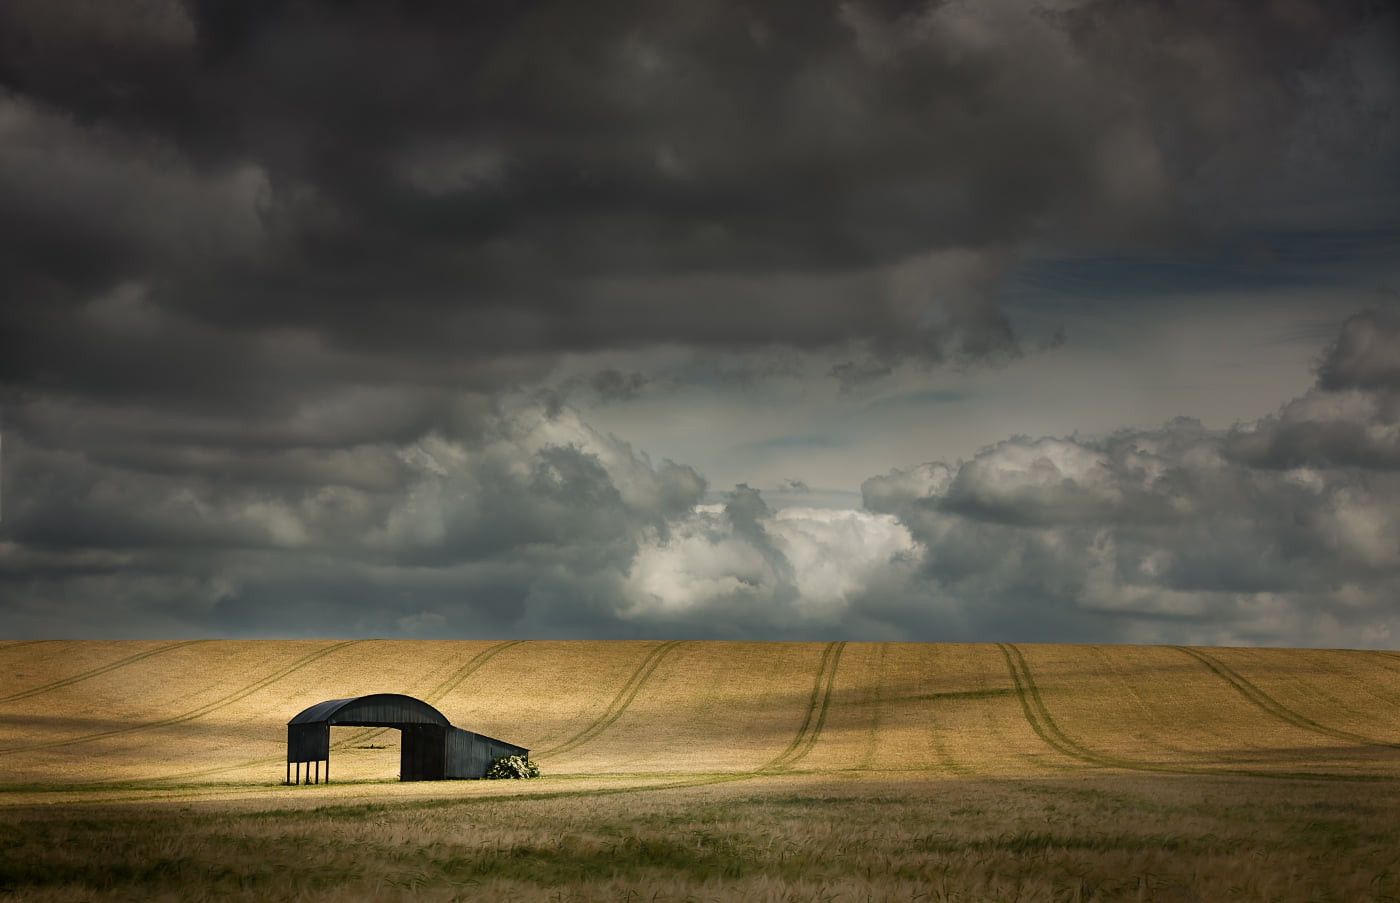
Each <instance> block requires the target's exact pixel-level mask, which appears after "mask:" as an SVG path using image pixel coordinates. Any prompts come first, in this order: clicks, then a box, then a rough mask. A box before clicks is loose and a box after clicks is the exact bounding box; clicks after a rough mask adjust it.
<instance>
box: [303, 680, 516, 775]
mask: <svg viewBox="0 0 1400 903" xmlns="http://www.w3.org/2000/svg"><path fill="white" fill-rule="evenodd" d="M332 725H336V726H342V727H390V728H395V729H397V730H398V731H399V732H400V734H401V735H402V737H403V742H402V743H401V744H400V753H399V780H401V781H441V780H447V779H453V778H483V777H485V776H486V770H487V769H488V768H490V767H491V762H492V761H493V760H494V759H495V758H496V757H497V756H521V757H524V758H526V759H529V756H530V751H529V750H528V749H525V748H524V747H522V746H516V745H515V744H513V743H506V742H505V741H503V740H496V739H494V738H492V737H485V736H482V735H481V734H476V733H472V732H471V731H464V730H462V729H461V728H458V727H453V726H452V724H451V722H449V721H448V720H447V718H446V716H444V715H443V714H442V713H441V712H439V711H438V710H437V709H435V708H433V707H432V706H430V705H428V704H427V703H426V702H423V701H422V700H420V699H414V698H413V697H412V696H403V695H401V694H399V693H375V694H373V695H370V696H357V697H353V698H350V699H328V700H326V701H325V702H318V703H316V704H315V705H313V706H311V707H310V708H307V709H305V710H304V711H302V712H300V713H299V714H298V715H297V716H296V717H295V718H293V719H292V720H291V721H288V722H287V783H288V784H292V783H298V784H299V783H302V782H303V781H305V782H306V783H312V782H313V766H314V782H315V783H320V782H321V781H322V780H323V779H324V780H326V781H329V780H330V768H331V763H330V755H331V726H332ZM323 762H324V763H325V768H324V770H323V769H322V767H321V763H323ZM294 764H295V765H296V777H295V780H294V779H293V775H292V766H293V765H294ZM302 765H305V766H306V770H305V775H303V774H302Z"/></svg>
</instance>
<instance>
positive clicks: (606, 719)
mask: <svg viewBox="0 0 1400 903" xmlns="http://www.w3.org/2000/svg"><path fill="white" fill-rule="evenodd" d="M681 643H682V641H681V640H670V641H668V642H665V643H662V644H661V645H659V646H657V647H656V648H654V649H652V650H651V651H650V652H648V653H647V656H646V658H644V659H642V663H641V664H640V665H638V666H637V669H636V670H635V671H633V672H632V674H631V676H630V677H628V678H627V682H626V683H624V684H623V685H622V689H620V690H618V691H617V695H616V696H614V697H613V699H612V702H609V703H608V707H607V708H606V709H604V710H603V714H601V715H599V716H598V718H597V719H596V720H594V722H593V723H592V724H590V725H588V726H587V727H585V728H584V729H583V730H581V731H579V732H578V733H577V734H574V735H573V736H572V737H570V738H569V739H567V740H565V741H564V742H563V743H560V744H558V745H556V746H551V747H550V748H549V749H546V750H543V751H542V752H539V753H537V754H536V755H535V757H534V758H536V759H543V758H545V757H546V756H555V755H558V754H559V753H563V752H569V751H570V750H573V749H577V748H578V747H580V746H582V745H583V744H585V743H587V742H588V741H589V740H592V739H593V738H595V737H597V736H598V735H599V734H601V733H602V732H603V731H605V730H607V729H608V728H609V727H611V726H612V725H613V723H614V722H615V721H617V719H619V718H621V717H622V713H623V712H625V711H627V707H628V706H630V705H631V704H632V700H634V699H636V698H637V693H638V692H639V691H640V690H641V689H642V685H643V684H645V683H646V682H647V681H648V680H649V679H651V676H652V674H654V673H655V672H656V669H657V668H658V667H660V665H661V660H662V659H663V658H665V657H666V656H667V655H668V654H670V652H671V651H672V650H674V649H676V648H677V647H678V646H680V645H681Z"/></svg>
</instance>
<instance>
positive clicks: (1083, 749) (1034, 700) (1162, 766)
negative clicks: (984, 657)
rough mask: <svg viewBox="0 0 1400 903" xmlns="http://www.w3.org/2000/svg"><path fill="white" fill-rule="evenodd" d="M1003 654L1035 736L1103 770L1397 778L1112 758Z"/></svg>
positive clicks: (1010, 646)
mask: <svg viewBox="0 0 1400 903" xmlns="http://www.w3.org/2000/svg"><path fill="white" fill-rule="evenodd" d="M997 647H998V648H1000V649H1001V654H1002V655H1003V656H1004V657H1005V658H1006V667H1007V668H1008V669H1009V670H1010V671H1011V679H1012V681H1013V682H1014V683H1015V685H1016V695H1017V696H1018V697H1020V699H1021V711H1022V712H1023V713H1024V714H1025V716H1026V721H1027V722H1028V723H1029V724H1030V726H1031V729H1032V730H1033V731H1035V733H1036V735H1037V736H1039V737H1040V739H1041V740H1044V741H1045V743H1046V744H1047V745H1049V746H1050V747H1052V748H1053V749H1055V750H1057V751H1058V752H1060V753H1063V754H1064V755H1066V756H1069V757H1071V758H1074V759H1078V760H1080V761H1081V762H1086V763H1088V764H1090V765H1098V766H1100V767H1104V768H1122V769H1125V770H1130V771H1153V772H1167V773H1173V774H1218V775H1228V776H1232V777H1251V778H1282V779H1288V780H1307V781H1394V780H1396V778H1395V777H1394V776H1391V775H1383V774H1345V773H1341V774H1339V773H1329V772H1311V771H1264V770H1261V769H1249V768H1220V767H1211V766H1202V765H1181V764H1174V763H1170V762H1141V761H1136V760H1133V759H1123V758H1119V757H1118V756H1111V755H1108V754H1106V753H1101V752H1099V751H1097V750H1094V749H1090V748H1089V747H1087V746H1085V745H1083V744H1082V743H1079V742H1078V741H1076V740H1073V739H1071V738H1070V737H1069V736H1068V735H1066V734H1065V732H1064V731H1062V730H1061V729H1060V726H1059V725H1057V724H1056V723H1055V719H1054V718H1052V717H1051V716H1050V711H1049V709H1047V708H1046V707H1045V701H1044V700H1043V699H1042V698H1041V695H1040V688H1039V687H1038V686H1036V683H1035V678H1034V677H1033V676H1032V675H1031V669H1030V666H1029V665H1028V664H1027V663H1026V659H1025V656H1023V655H1022V654H1021V650H1020V649H1018V648H1016V645H1015V644H1014V643H997Z"/></svg>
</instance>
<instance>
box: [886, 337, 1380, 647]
mask: <svg viewBox="0 0 1400 903" xmlns="http://www.w3.org/2000/svg"><path fill="white" fill-rule="evenodd" d="M1392 322H1393V321H1392V319H1391V318H1390V317H1389V316H1388V315H1384V314H1380V313H1376V312H1367V313H1362V314H1358V315H1356V316H1354V317H1352V318H1351V319H1349V320H1348V321H1347V322H1346V324H1345V325H1344V326H1343V328H1342V331H1341V335H1340V337H1339V338H1338V340H1337V341H1336V342H1335V343H1334V344H1333V345H1332V346H1331V347H1330V348H1329V350H1328V351H1327V352H1326V354H1325V356H1324V358H1323V361H1322V364H1321V367H1320V373H1319V379H1318V385H1317V386H1316V387H1315V388H1314V389H1312V390H1311V391H1309V392H1308V393H1307V394H1305V395H1304V396H1302V397H1300V398H1297V399H1295V400H1293V401H1291V402H1290V403H1289V404H1287V405H1286V406H1285V407H1284V408H1283V410H1282V411H1281V412H1280V413H1279V414H1277V415H1273V416H1269V417H1264V418H1262V419H1260V420H1259V421H1257V422H1254V423H1251V424H1246V425H1240V426H1237V427H1235V428H1234V429H1232V430H1229V431H1223V432H1222V431H1210V430H1206V429H1204V428H1203V427H1202V426H1201V425H1200V424H1199V423H1198V422H1196V421H1193V420H1189V419H1184V418H1183V419H1178V420H1175V421H1172V422H1171V423H1168V424H1166V425H1165V426H1163V427H1162V428H1160V429H1157V430H1133V431H1124V432H1120V433H1116V434H1114V435H1111V436H1108V437H1106V438H1101V439H1083V438H1077V437H1075V438H1054V437H1042V438H1039V439H1030V438H1027V437H1014V438H1011V439H1007V440H1005V441H1002V442H999V443H997V444H996V445H993V446H990V447H988V448H985V449H983V450H981V451H980V452H978V453H977V455H975V456H974V457H973V458H972V459H971V460H968V461H965V462H959V463H958V464H956V465H947V464H943V463H938V462H935V463H931V464H927V465H924V466H922V467H919V468H915V469H912V470H905V471H895V472H892V473H890V474H888V475H886V476H882V477H874V478H871V479H870V480H868V481H866V483H865V486H864V494H865V503H866V506H867V507H868V508H869V509H870V510H872V511H875V512H881V513H887V514H893V515H895V516H896V517H898V518H899V520H900V522H901V523H903V524H904V525H905V526H906V527H907V528H908V529H909V531H910V533H911V534H912V535H913V537H914V538H915V539H916V540H918V541H919V542H920V543H921V545H922V546H923V548H924V557H923V560H922V564H921V567H920V572H919V577H918V578H916V579H914V580H913V581H911V583H910V584H909V586H908V587H906V588H905V589H904V591H903V592H904V594H905V598H910V599H911V601H909V603H908V604H907V607H906V608H904V609H902V610H899V609H898V606H894V607H895V608H896V610H895V611H892V612H891V613H890V614H889V615H888V617H890V618H892V619H895V620H897V621H902V622H905V623H909V624H911V625H913V624H919V625H923V626H924V629H926V630H927V629H938V630H943V631H947V632H949V633H950V634H951V635H955V636H964V637H967V636H980V635H983V634H987V633H989V632H991V631H993V630H994V629H995V625H1007V624H1019V625H1021V626H1020V628H1019V629H1020V630H1021V631H1022V632H1021V633H1020V634H1018V635H1020V636H1023V637H1025V638H1027V639H1030V638H1037V637H1039V638H1044V639H1047V640H1063V639H1066V638H1070V637H1073V636H1084V635H1101V636H1102V635H1107V636H1109V637H1111V638H1113V639H1115V640H1119V641H1136V642H1144V641H1151V642H1164V641H1169V642H1247V643H1260V642H1263V643H1283V644H1293V645H1299V644H1314V645H1315V644H1319V643H1320V644H1336V645H1362V646H1367V645H1375V644H1378V643H1380V644H1384V643H1393V633H1392V632H1393V631H1395V630H1397V629H1400V610H1397V608H1396V606H1395V599H1396V597H1397V596H1396V593H1397V590H1400V515H1397V512H1400V453H1398V452H1400V443H1397V436H1400V418H1397V416H1396V410H1397V408H1396V401H1397V398H1396V393H1395V391H1394V388H1393V387H1392V386H1391V385H1389V384H1386V383H1385V381H1384V380H1382V379H1373V380H1371V388H1369V389H1358V388H1354V386H1355V383H1356V382H1357V381H1358V380H1359V378H1360V377H1359V376H1358V374H1361V373H1365V374H1374V373H1376V372H1383V371H1384V369H1385V367H1386V366H1387V365H1388V362H1389V361H1392V360H1393V359H1394V355H1395V354H1396V353H1397V349H1400V332H1397V331H1396V330H1394V329H1393V328H1392V327H1391V326H1390V325H1389V324H1390V323H1392ZM1341 374H1350V375H1349V376H1342V375H1341ZM920 593H922V594H923V596H924V597H925V598H928V599H931V600H934V601H933V602H932V604H928V605H921V604H918V603H916V602H914V601H912V600H913V599H916V598H918V596H919V594H920ZM898 598H900V595H899V594H898V593H896V594H895V595H894V596H892V597H890V598H889V599H886V600H884V601H883V604H884V605H885V606H887V607H889V606H892V605H894V603H893V602H892V600H893V599H898Z"/></svg>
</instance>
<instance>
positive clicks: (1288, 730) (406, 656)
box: [0, 641, 1400, 901]
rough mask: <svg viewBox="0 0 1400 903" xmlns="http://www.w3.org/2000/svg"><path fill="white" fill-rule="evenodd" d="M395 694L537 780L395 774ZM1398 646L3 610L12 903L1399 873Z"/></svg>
mask: <svg viewBox="0 0 1400 903" xmlns="http://www.w3.org/2000/svg"><path fill="white" fill-rule="evenodd" d="M376 692H398V693H406V694H409V695H412V696H417V697H418V698H420V699H423V700H425V701H427V702H429V703H431V704H433V705H434V706H436V707H437V708H438V709H440V710H441V711H442V712H443V713H444V714H445V715H447V717H448V718H449V719H451V721H452V723H453V724H455V725H457V726H459V727H464V728H466V729H468V730H473V731H477V732H479V733H483V734H487V735H489V736H493V737H498V738H500V739H503V740H507V741H509V742H512V743H516V744H519V745H522V746H526V747H529V748H530V749H531V757H532V758H534V759H536V760H537V761H539V763H540V764H541V766H542V767H543V769H544V772H545V777H544V778H543V779H540V780H535V781H526V782H475V781H467V782H443V783H411V784H400V783H398V782H397V781H396V780H394V778H395V775H396V773H397V767H398V748H397V747H398V733H397V732H396V731H393V730H384V729H372V728H353V727H337V728H333V729H332V731H331V744H332V752H331V775H332V778H333V783H330V784H321V785H313V786H284V785H282V780H283V776H284V773H285V771H284V769H285V764H284V763H285V743H286V728H285V722H286V721H287V720H288V719H289V718H290V717H291V716H293V715H294V714H296V713H297V712H299V711H300V710H301V709H303V708H305V707H306V706H308V705H311V704H313V703H316V702H320V701H323V700H326V699H332V698H339V697H345V696H356V695H362V694H367V693H376ZM1397 804H1400V655H1397V654H1396V653H1390V652H1361V651H1350V650H1285V649H1224V648H1186V647H1142V646H1137V647H1134V646H1041V645H1012V644H985V645H982V644H978V645H956V644H902V643H887V644H886V643H711V642H707V643H684V642H458V641H443V642H424V641H246V642H245V641H196V642H8V643H0V897H4V898H8V899H16V900H128V899H161V898H165V899H247V900H262V899H297V900H303V899H304V900H352V899H376V900H400V899H402V900H409V899H415V900H453V899H464V900H465V899H518V900H537V899H539V900H545V899H556V900H580V901H583V900H642V899H645V900H658V901H660V900H696V901H698V900H723V901H727V900H818V899H829V900H837V899H844V900H910V899H916V898H917V899H929V900H969V901H970V900H1027V901H1030V900H1046V901H1051V900H1110V899H1115V900H1116V899H1124V900H1198V899H1211V900H1213V899H1220V900H1227V899H1239V900H1299V901H1303V900H1327V899H1332V900H1383V899H1397V898H1400V866H1398V865H1397V860H1398V859H1400V857H1397V854H1396V852H1395V840H1396V838H1397V837H1400V805H1397Z"/></svg>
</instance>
